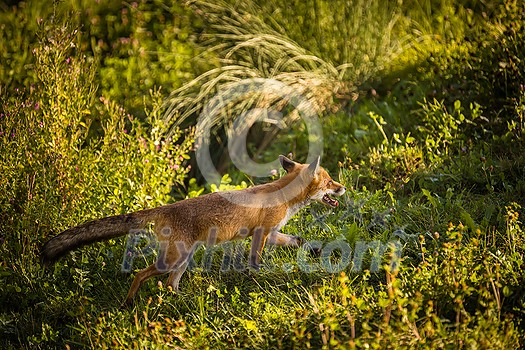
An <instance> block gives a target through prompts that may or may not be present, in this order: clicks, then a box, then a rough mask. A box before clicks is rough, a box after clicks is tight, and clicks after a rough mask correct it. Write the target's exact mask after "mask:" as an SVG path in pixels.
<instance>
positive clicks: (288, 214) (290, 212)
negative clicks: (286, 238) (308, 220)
mask: <svg viewBox="0 0 525 350" xmlns="http://www.w3.org/2000/svg"><path fill="white" fill-rule="evenodd" d="M307 204H308V203H307V202H300V203H297V204H294V205H292V206H290V207H289V208H288V209H287V210H286V213H285V215H284V217H283V218H282V219H281V221H279V223H278V224H277V225H276V226H275V227H274V228H273V231H279V230H280V229H281V228H283V227H284V226H285V225H286V223H288V221H289V220H290V219H291V218H292V216H294V215H295V214H297V213H298V212H299V210H301V209H302V208H303V207H304V206H306V205H307Z"/></svg>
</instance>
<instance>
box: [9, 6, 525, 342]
mask: <svg viewBox="0 0 525 350" xmlns="http://www.w3.org/2000/svg"><path fill="white" fill-rule="evenodd" d="M387 3H388V5H387ZM0 8H1V10H2V11H0V48H1V50H0V207H1V211H0V347H2V348H7V349H18V348H45V349H47V348H65V347H69V348H82V347H86V348H172V347H175V348H225V349H226V348H227V349H230V348H252V349H259V348H264V349H266V348H300V349H303V348H379V349H385V348H395V349H397V348H447V349H456V348H459V349H462V348H475V349H476V348H491V349H492V348H494V349H512V348H516V349H517V348H521V347H523V346H524V344H525V324H524V322H525V317H524V316H525V290H524V286H525V273H524V271H525V261H524V258H525V227H524V225H523V222H522V221H523V215H524V214H525V210H524V208H525V200H524V198H525V152H524V150H525V30H524V23H525V3H524V2H522V1H518V0H498V1H487V2H486V1H470V0H458V1H452V0H442V1H434V0H399V1H397V2H384V1H379V0H370V1H364V0H350V1H342V0H306V1H299V0H287V1H282V0H271V1H256V0H252V1H246V2H242V4H241V2H238V1H233V0H220V1H209V2H207V1H201V0H192V1H188V2H184V3H181V2H178V1H170V0H150V1H147V0H138V1H134V2H121V1H111V2H100V3H98V2H92V1H87V0H64V1H60V2H57V3H55V4H54V6H49V4H46V3H45V2H38V1H28V2H18V3H17V4H16V5H13V4H11V1H2V0H0ZM247 78H266V79H269V78H271V79H276V80H278V81H281V82H284V83H286V84H287V85H289V86H291V87H293V88H294V89H296V90H297V91H299V92H300V93H301V94H302V95H303V96H306V97H307V99H308V100H309V101H310V102H312V104H313V105H314V106H316V113H318V115H319V118H320V120H321V122H322V126H323V131H324V147H325V148H324V156H323V159H322V164H323V166H325V167H326V168H327V169H328V170H329V171H330V173H331V174H332V175H333V176H334V178H338V180H339V181H340V182H342V183H344V184H345V185H346V186H347V188H348V189H349V190H348V192H347V194H345V196H344V197H343V198H342V199H341V205H340V207H339V208H337V209H328V208H325V207H322V206H321V205H317V204H314V205H312V206H311V207H310V208H309V209H306V210H303V211H302V212H301V213H299V214H297V216H296V217H294V218H293V219H292V220H291V221H290V222H289V224H288V225H287V226H286V228H285V229H284V232H285V233H288V234H293V235H300V236H302V237H304V238H306V239H307V240H310V241H320V242H321V244H324V245H325V246H327V245H329V244H332V243H333V242H339V243H341V244H343V243H344V244H346V245H345V246H348V247H350V249H351V250H352V251H353V252H354V253H355V254H353V255H352V258H350V259H349V260H348V261H345V260H344V258H345V257H344V254H341V253H338V252H337V250H335V251H333V254H332V255H331V256H321V258H315V257H312V256H307V257H305V256H303V255H300V254H301V252H299V255H298V253H297V252H296V251H295V250H292V249H273V250H268V251H267V252H266V253H265V257H263V261H264V262H266V265H265V266H263V268H262V269H261V271H260V272H259V273H257V274H253V273H249V272H247V271H243V270H240V269H236V268H226V269H225V268H224V259H223V255H224V253H225V251H227V248H226V247H223V248H220V247H219V248H215V250H210V249H205V248H201V249H200V250H199V251H198V252H197V254H196V257H195V265H196V266H194V267H193V268H192V269H191V271H190V272H188V273H187V274H186V275H184V277H183V279H182V281H181V290H180V292H179V293H178V294H176V295H175V294H174V293H173V292H172V291H171V290H169V289H167V288H166V287H165V286H163V284H162V283H161V282H164V279H163V278H159V279H152V280H151V281H148V282H147V283H146V284H145V285H144V286H143V288H142V289H141V290H140V292H139V295H138V297H137V300H136V303H135V305H134V306H133V307H131V308H125V309H123V308H120V304H121V302H122V300H123V299H124V297H125V295H126V292H127V289H128V288H129V285H130V283H131V281H132V276H131V275H133V274H134V273H136V271H138V269H141V268H143V267H145V266H147V265H148V264H149V263H151V261H152V260H153V257H152V256H137V257H136V258H135V259H134V261H133V267H132V272H131V273H127V274H126V273H123V272H122V263H123V257H124V253H125V242H126V239H125V238H122V239H114V240H111V241H109V242H105V243H98V244H95V245H92V246H89V247H86V248H83V249H80V250H78V251H74V252H72V253H70V254H69V255H68V256H67V257H65V258H64V259H62V260H61V261H59V262H58V263H57V264H56V265H54V266H53V267H51V268H48V269H45V268H44V267H43V266H42V265H41V263H40V259H39V249H40V247H41V246H42V244H43V243H44V242H45V241H46V240H47V239H49V238H51V237H53V236H54V235H56V234H58V233H59V232H61V231H62V230H64V229H67V228H69V227H71V226H74V225H76V224H80V223H82V222H84V221H87V220H89V219H96V218H101V217H104V216H108V215H113V214H120V213H126V212H131V211H135V210H140V209H143V208H151V207H155V206H158V205H163V204H167V203H173V202H176V201H178V200H182V199H184V198H187V197H192V196H198V195H200V194H202V193H206V192H209V191H216V190H222V189H231V188H241V187H245V186H247V184H251V183H257V182H260V181H263V182H266V181H270V180H271V177H270V176H269V177H268V178H267V179H252V178H249V177H247V176H246V175H245V174H242V173H240V172H239V171H237V170H236V169H235V168H234V167H232V166H231V164H230V160H229V159H228V157H227V155H226V150H227V138H226V136H227V132H226V131H225V130H226V129H227V127H228V125H231V123H232V121H233V120H234V119H235V117H236V115H239V114H240V113H243V112H245V111H246V110H248V109H251V108H254V107H264V108H274V109H277V110H279V111H280V112H282V113H283V116H284V121H285V123H286V128H284V129H280V128H279V127H277V126H276V125H270V124H265V123H258V124H256V125H254V127H253V128H254V132H253V133H251V134H250V137H249V141H250V143H249V151H250V153H251V155H252V156H253V158H254V159H256V160H258V161H270V160H274V159H275V158H276V157H277V155H278V154H288V153H289V152H292V153H293V154H294V157H295V159H296V160H298V161H303V160H304V159H305V157H306V155H307V153H308V150H307V149H305V147H306V145H307V144H308V136H307V134H306V132H305V125H304V124H303V123H301V119H300V117H299V116H298V115H297V114H296V113H294V110H293V108H290V106H289V105H286V104H283V103H282V101H280V100H279V99H276V98H275V97H274V96H269V95H268V94H267V93H266V91H258V93H257V94H254V96H252V97H253V98H251V99H247V100H246V101H241V102H238V103H236V104H233V105H226V106H222V107H221V109H220V110H219V115H220V116H221V117H222V118H221V119H220V120H218V122H217V123H216V125H215V126H214V132H215V134H214V145H213V152H212V158H213V160H214V162H215V164H216V166H217V168H218V169H220V170H221V171H222V172H223V174H224V176H223V179H222V182H221V184H219V185H213V184H206V183H205V182H204V181H203V180H202V178H201V176H200V174H199V171H198V168H197V167H196V164H195V159H194V139H195V130H194V126H195V122H196V118H197V115H198V114H199V112H200V111H201V110H202V109H203V107H204V106H205V105H206V104H207V103H209V102H210V101H212V99H213V96H214V95H216V94H217V93H218V92H220V91H221V90H224V89H227V88H228V87H229V86H230V85H229V84H231V83H232V82H235V81H239V80H242V79H247ZM277 176H278V175H277ZM248 244H249V242H240V243H238V244H237V245H238V247H240V248H241V249H238V251H241V252H242V251H243V249H244V251H247V249H246V246H247V245H248ZM340 246H341V245H340ZM363 247H365V248H364V249H365V250H364V251H365V252H366V254H364V255H363V256H362V261H360V260H359V259H356V258H355V257H356V256H357V252H358V251H363ZM378 247H386V248H387V249H383V250H382V248H381V249H380V248H378ZM394 248H395V249H398V250H397V251H395V250H393V249H394ZM236 249H237V248H236ZM396 254H397V255H396ZM394 256H400V257H401V258H400V259H399V261H395V262H394V263H393V262H392V257H394ZM303 258H304V259H307V261H308V262H309V263H310V266H312V267H313V268H312V269H311V270H310V271H305V269H304V268H302V267H301V266H300V265H299V264H298V259H303ZM207 259H210V260H209V261H208V260H207ZM239 259H240V262H241V265H242V261H245V257H243V256H240V257H239ZM243 259H244V260H243ZM319 259H325V260H321V261H324V265H323V264H319V265H315V263H316V262H319V261H320V260H319ZM205 260H206V261H208V262H210V263H211V267H210V268H205V266H206V264H205V263H204V261H205ZM325 266H332V267H333V266H336V267H337V266H342V268H334V269H332V270H330V269H328V270H327V269H326V268H323V267H325Z"/></svg>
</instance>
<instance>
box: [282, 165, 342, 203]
mask: <svg viewBox="0 0 525 350" xmlns="http://www.w3.org/2000/svg"><path fill="white" fill-rule="evenodd" d="M279 161H280V162H281V165H282V167H283V168H284V170H286V172H287V173H288V174H294V173H295V174H296V175H297V176H300V177H301V178H302V179H303V180H304V183H305V184H306V186H305V191H306V193H305V195H306V197H307V198H308V199H310V200H313V201H316V202H320V203H323V204H324V205H327V206H329V207H332V208H335V207H337V206H339V202H338V201H337V200H336V199H334V198H332V196H342V195H343V194H344V193H345V191H346V187H345V186H343V185H341V184H340V183H338V182H336V181H334V180H333V179H332V178H331V177H330V175H328V173H327V172H326V170H325V169H324V168H323V167H321V166H320V165H319V163H320V161H321V157H317V159H316V160H315V161H313V162H312V163H311V164H300V163H297V162H294V161H293V160H291V159H289V158H286V157H285V156H279Z"/></svg>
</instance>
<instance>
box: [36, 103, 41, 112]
mask: <svg viewBox="0 0 525 350" xmlns="http://www.w3.org/2000/svg"><path fill="white" fill-rule="evenodd" d="M39 109H40V103H38V102H36V103H35V110H36V111H38V110H39Z"/></svg>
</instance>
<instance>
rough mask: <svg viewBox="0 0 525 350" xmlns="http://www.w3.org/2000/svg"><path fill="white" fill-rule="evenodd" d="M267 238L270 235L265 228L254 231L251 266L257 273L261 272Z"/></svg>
mask: <svg viewBox="0 0 525 350" xmlns="http://www.w3.org/2000/svg"><path fill="white" fill-rule="evenodd" d="M267 238H268V234H267V232H266V230H264V229H263V228H256V229H255V230H254V231H253V235H252V247H251V249H250V260H249V264H250V267H251V268H252V269H254V270H255V271H259V268H260V261H261V255H262V252H263V250H264V245H265V243H266V239H267Z"/></svg>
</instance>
